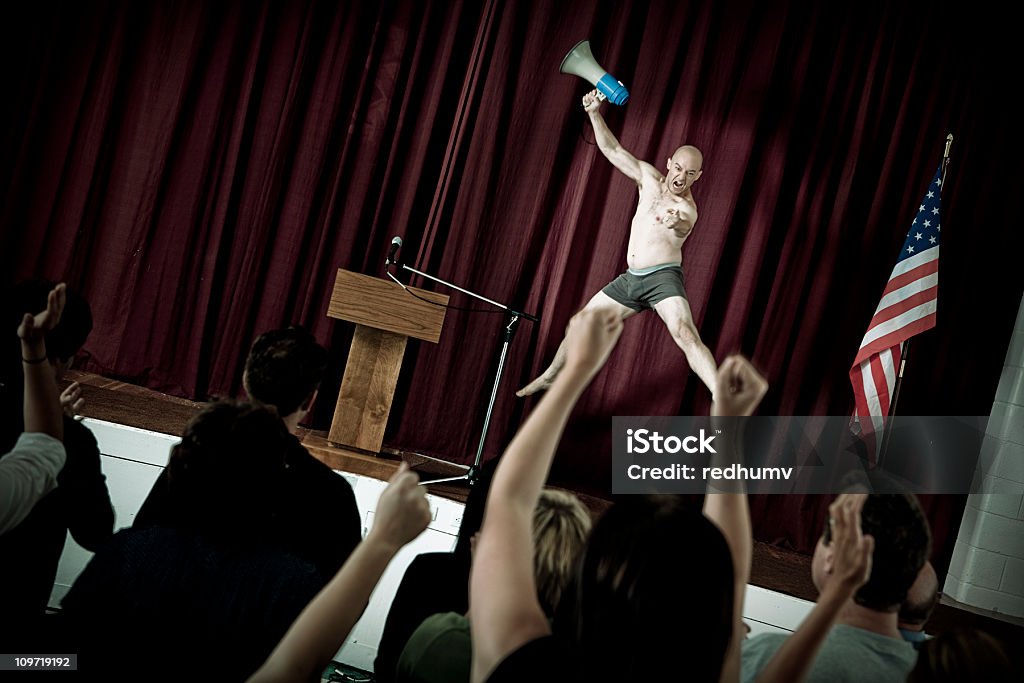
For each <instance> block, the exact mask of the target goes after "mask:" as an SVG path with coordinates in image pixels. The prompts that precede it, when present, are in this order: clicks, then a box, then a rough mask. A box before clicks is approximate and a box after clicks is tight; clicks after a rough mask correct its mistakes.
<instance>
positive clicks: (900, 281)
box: [850, 165, 942, 436]
mask: <svg viewBox="0 0 1024 683" xmlns="http://www.w3.org/2000/svg"><path fill="white" fill-rule="evenodd" d="M941 186H942V166H941V165H940V166H939V169H938V170H937V171H936V172H935V177H934V178H933V179H932V182H931V185H929V186H928V191H927V193H925V196H924V199H922V200H921V204H920V206H918V208H917V216H916V217H915V218H914V222H913V223H912V224H911V225H910V231H909V232H907V238H906V239H905V240H904V241H903V248H902V249H901V250H900V256H899V259H897V261H896V267H895V268H893V269H892V275H890V276H889V282H888V283H887V284H886V286H885V291H884V292H882V300H881V301H879V302H878V308H876V309H875V315H874V317H872V318H871V323H870V324H869V325H868V331H867V332H866V333H865V334H864V339H863V341H861V343H860V350H858V351H857V358H856V359H855V360H854V361H853V367H851V368H850V382H851V383H852V384H853V394H854V397H855V399H856V409H855V411H854V417H855V418H856V419H857V420H858V422H859V423H860V426H861V432H862V433H863V434H864V435H865V436H868V435H870V434H871V433H873V432H880V431H881V429H882V427H883V425H884V424H885V418H886V417H887V416H888V415H889V406H890V401H891V399H892V391H893V388H894V386H895V384H896V371H897V368H898V367H899V364H900V356H901V353H902V351H903V343H904V342H905V341H907V340H908V339H910V338H911V337H913V336H914V335H915V334H919V333H921V332H924V331H925V330H930V329H931V328H933V327H935V310H936V307H937V305H938V293H939V236H940V234H941V230H942V228H941V226H940V225H939V205H940V199H941V193H940V189H941Z"/></svg>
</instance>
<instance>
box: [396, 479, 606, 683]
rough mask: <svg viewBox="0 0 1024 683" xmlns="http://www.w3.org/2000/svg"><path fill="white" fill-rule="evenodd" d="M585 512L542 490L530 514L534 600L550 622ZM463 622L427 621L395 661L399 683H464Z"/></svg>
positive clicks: (580, 539) (582, 535)
mask: <svg viewBox="0 0 1024 683" xmlns="http://www.w3.org/2000/svg"><path fill="white" fill-rule="evenodd" d="M590 525H591V520H590V513H589V512H588V511H587V509H586V508H585V507H583V504H582V503H581V502H580V501H579V499H578V498H576V496H574V495H572V494H570V493H567V492H565V491H557V490H554V489H544V490H543V491H541V494H540V499H539V500H538V502H537V508H536V509H535V510H534V513H533V547H534V556H533V571H534V579H535V581H536V584H537V598H538V599H539V600H540V606H541V609H542V610H543V611H544V614H545V615H546V616H547V618H548V620H551V619H553V618H554V614H555V610H556V608H557V607H558V604H559V602H560V600H561V597H562V593H563V591H564V590H565V589H566V587H567V586H568V584H569V581H570V580H571V578H572V574H573V572H574V570H575V568H576V565H577V559H578V557H579V555H580V552H581V551H582V550H583V547H584V544H585V543H586V540H587V534H588V532H589V531H590ZM472 652H473V649H472V644H471V639H470V626H469V618H468V616H467V615H465V614H460V613H457V612H445V613H442V614H434V615H431V616H430V617H427V618H426V619H425V620H424V621H423V623H422V624H420V626H419V628H417V629H416V631H415V632H414V633H413V634H412V636H411V637H410V638H409V642H408V643H407V644H406V646H405V649H404V650H403V651H402V655H401V657H400V658H399V660H398V672H397V676H396V678H397V680H398V681H400V682H402V683H460V682H461V683H468V681H469V676H470V664H471V661H472Z"/></svg>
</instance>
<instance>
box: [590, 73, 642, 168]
mask: <svg viewBox="0 0 1024 683" xmlns="http://www.w3.org/2000/svg"><path fill="white" fill-rule="evenodd" d="M600 107H601V100H599V99H598V98H597V91H596V90H591V91H590V92H588V93H587V94H586V95H584V96H583V109H584V111H586V112H587V115H588V116H590V124H591V125H592V126H593V127H594V139H595V140H597V147H598V149H600V150H601V153H602V154H604V155H605V156H606V157H607V158H608V161H610V162H612V165H613V166H615V168H617V169H619V170H620V171H622V172H623V173H625V174H626V176H628V177H629V179H630V180H632V181H633V182H634V183H636V184H637V185H639V184H640V181H641V180H642V179H643V166H650V164H646V163H645V162H642V161H640V160H638V159H637V158H636V157H635V156H633V155H632V154H630V153H629V152H628V151H626V149H625V148H623V146H622V145H621V144H619V140H618V138H616V137H615V136H614V135H613V134H612V131H611V130H610V129H609V128H608V124H607V123H605V122H604V117H603V116H601V112H600V111H598V109H600ZM651 169H652V170H653V167H651Z"/></svg>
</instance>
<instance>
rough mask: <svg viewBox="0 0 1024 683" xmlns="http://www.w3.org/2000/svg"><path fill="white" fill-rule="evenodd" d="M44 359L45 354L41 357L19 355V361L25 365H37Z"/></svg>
mask: <svg viewBox="0 0 1024 683" xmlns="http://www.w3.org/2000/svg"><path fill="white" fill-rule="evenodd" d="M46 360H47V358H46V356H43V357H42V358H25V357H24V356H22V357H21V362H22V363H25V364H27V365H38V364H39V363H43V362H45V361H46Z"/></svg>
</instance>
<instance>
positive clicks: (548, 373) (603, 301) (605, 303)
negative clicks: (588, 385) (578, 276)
mask: <svg viewBox="0 0 1024 683" xmlns="http://www.w3.org/2000/svg"><path fill="white" fill-rule="evenodd" d="M587 309H611V310H613V311H615V312H616V313H618V314H619V317H620V318H621V319H622V320H625V319H626V318H629V317H630V316H633V315H636V314H637V313H638V311H634V310H633V309H632V308H630V307H629V306H623V305H622V304H620V303H619V302H618V301H616V300H615V299H613V298H611V297H610V296H608V295H607V294H605V293H604V292H598V293H597V294H595V295H594V296H593V297H591V299H590V301H588V302H587V305H586V306H584V307H583V308H582V309H581V310H587ZM564 365H565V339H562V343H561V344H559V345H558V350H557V351H555V358H554V360H552V361H551V365H549V366H548V369H547V370H545V371H544V372H542V373H541V375H540V376H539V377H538V378H537V379H535V380H533V381H532V382H530V383H529V384H527V385H526V386H525V387H523V388H522V389H520V390H519V391H517V392H516V396H520V397H521V396H529V395H530V394H536V393H537V392H538V391H544V390H545V389H547V388H548V387H550V386H551V383H552V382H554V381H555V377H556V376H557V375H558V373H559V372H561V371H562V366H564Z"/></svg>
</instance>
